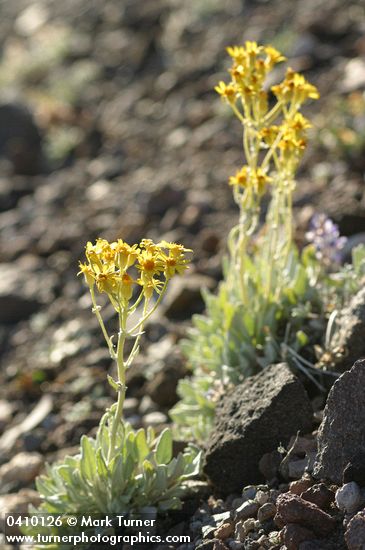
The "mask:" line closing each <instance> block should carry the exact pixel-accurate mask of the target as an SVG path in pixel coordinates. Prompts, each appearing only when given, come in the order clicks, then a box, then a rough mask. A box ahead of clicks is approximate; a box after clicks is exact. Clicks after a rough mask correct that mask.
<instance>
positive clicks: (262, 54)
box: [215, 41, 285, 111]
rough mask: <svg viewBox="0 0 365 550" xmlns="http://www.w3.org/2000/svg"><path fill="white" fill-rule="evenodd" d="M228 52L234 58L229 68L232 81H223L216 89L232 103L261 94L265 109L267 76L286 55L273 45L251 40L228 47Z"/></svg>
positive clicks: (263, 108)
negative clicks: (264, 88)
mask: <svg viewBox="0 0 365 550" xmlns="http://www.w3.org/2000/svg"><path fill="white" fill-rule="evenodd" d="M227 52H228V54H229V55H230V57H231V58H232V60H233V64H232V67H231V68H230V70H229V72H230V74H231V76H232V81H231V82H230V83H229V84H228V85H227V84H225V83H224V82H223V81H221V82H220V83H219V85H218V86H216V88H215V89H216V91H217V92H218V93H219V94H220V95H221V96H222V97H223V98H224V99H226V100H227V101H228V102H229V103H231V104H232V103H235V102H236V100H237V99H238V98H239V97H242V98H244V99H245V100H246V101H248V100H249V98H250V97H253V96H259V99H260V103H261V110H262V111H264V110H265V108H266V107H267V94H266V92H265V91H264V90H263V84H264V81H265V78H266V76H267V73H268V72H269V71H270V70H271V69H272V68H273V67H274V65H276V64H277V63H280V62H281V61H284V60H285V57H284V56H283V55H281V53H280V52H278V51H277V50H276V49H275V48H273V47H272V46H266V47H264V46H258V45H257V43H256V42H249V41H247V42H246V44H245V46H233V47H230V48H227Z"/></svg>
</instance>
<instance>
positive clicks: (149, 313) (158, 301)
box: [129, 279, 168, 334]
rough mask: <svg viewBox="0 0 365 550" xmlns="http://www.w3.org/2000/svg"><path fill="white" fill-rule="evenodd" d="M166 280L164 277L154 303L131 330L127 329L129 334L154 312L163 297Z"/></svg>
mask: <svg viewBox="0 0 365 550" xmlns="http://www.w3.org/2000/svg"><path fill="white" fill-rule="evenodd" d="M167 281H168V279H165V282H164V284H163V287H162V289H161V293H160V295H159V297H158V298H157V300H156V302H155V305H154V306H153V307H152V308H151V309H150V311H149V312H148V313H146V314H144V315H143V317H142V319H141V321H139V323H137V324H136V325H134V327H133V328H131V330H130V331H129V334H132V333H133V332H135V331H136V330H138V329H139V328H141V327H142V326H143V325H144V324H145V322H146V321H147V319H149V317H151V315H152V313H154V312H155V311H156V309H157V307H158V306H159V304H160V302H161V300H162V298H163V295H164V294H165V291H166V287H167Z"/></svg>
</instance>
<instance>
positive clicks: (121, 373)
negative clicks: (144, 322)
mask: <svg viewBox="0 0 365 550" xmlns="http://www.w3.org/2000/svg"><path fill="white" fill-rule="evenodd" d="M126 336H127V333H126V312H125V311H122V313H120V314H119V334H118V346H117V354H116V362H117V373H118V386H119V391H118V402H117V408H116V411H115V416H114V419H113V424H112V431H111V436H110V446H109V454H108V462H110V461H111V460H112V459H113V458H114V454H115V440H116V436H117V432H118V427H119V425H120V424H121V420H122V416H123V405H124V399H125V393H126V389H127V388H126V385H125V371H126V368H125V363H124V344H125V340H126Z"/></svg>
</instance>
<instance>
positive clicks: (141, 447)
mask: <svg viewBox="0 0 365 550" xmlns="http://www.w3.org/2000/svg"><path fill="white" fill-rule="evenodd" d="M134 443H135V447H136V449H137V452H138V458H139V461H140V462H143V461H144V459H145V458H146V457H147V456H148V455H149V453H150V449H149V446H148V445H147V440H146V432H145V431H144V430H143V429H142V428H141V429H140V430H138V432H137V433H136V437H135V441H134Z"/></svg>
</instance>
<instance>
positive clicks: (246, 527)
mask: <svg viewBox="0 0 365 550" xmlns="http://www.w3.org/2000/svg"><path fill="white" fill-rule="evenodd" d="M0 5H1V19H0V228H1V233H0V263H1V266H0V267H1V273H2V277H1V279H0V360H1V368H0V495H1V496H0V499H1V505H0V507H1V508H3V506H5V503H6V506H7V507H8V508H9V507H10V508H11V507H12V506H17V507H19V506H20V507H23V509H25V508H26V507H27V504H28V503H29V502H34V503H36V502H37V494H36V493H35V492H34V485H33V482H34V478H35V477H36V475H37V474H38V473H39V472H40V471H42V468H43V465H44V462H45V461H53V460H55V459H57V458H59V457H62V456H64V455H65V454H66V453H72V452H74V451H75V450H76V449H77V445H78V442H79V438H80V436H81V435H82V434H83V433H89V434H93V433H94V432H95V428H96V426H97V424H98V421H99V419H100V416H101V414H102V412H103V411H104V410H105V407H106V406H108V405H110V404H111V403H112V400H113V394H112V390H111V388H110V387H109V386H108V384H107V382H106V373H107V372H110V373H111V374H112V372H111V370H112V365H111V361H110V357H109V355H108V352H107V350H106V349H105V347H104V343H103V341H102V338H101V335H100V333H99V328H98V326H97V325H96V321H95V319H93V316H92V314H91V311H90V301H89V297H88V295H87V292H86V289H85V288H84V286H83V284H82V281H81V280H79V279H77V277H76V274H77V271H78V266H77V262H78V259H79V258H81V257H82V254H83V247H84V245H85V243H86V241H87V240H93V239H95V238H96V237H99V236H102V237H105V238H109V239H115V238H117V237H122V238H123V239H125V240H127V241H129V242H131V243H132V242H134V241H137V240H139V239H141V238H142V237H151V238H153V239H156V240H160V239H162V238H165V239H169V240H176V241H180V242H183V243H184V244H185V245H186V246H188V247H191V248H193V249H194V252H195V256H194V265H193V268H192V269H191V271H190V273H189V274H188V275H186V276H185V277H184V278H182V279H178V280H176V281H174V282H175V283H176V284H174V285H172V286H171V288H170V290H169V293H168V295H167V297H166V300H165V304H164V306H163V307H162V309H161V311H160V313H159V314H158V315H156V316H154V317H153V318H152V319H151V321H150V323H149V325H148V327H147V330H146V335H145V338H144V342H143V346H142V348H143V349H142V353H141V355H140V356H139V358H138V361H137V364H136V366H135V367H134V370H133V372H132V371H131V373H130V376H129V380H128V392H129V393H128V399H127V402H126V415H127V416H128V419H129V421H130V422H131V423H133V425H134V426H136V427H137V426H146V425H154V426H156V427H157V429H160V428H161V427H162V426H163V425H164V424H166V423H167V422H168V416H167V411H168V409H169V408H170V407H171V406H172V405H173V404H174V402H175V401H176V399H177V396H176V391H175V390H176V384H177V381H178V379H179V378H181V377H182V376H185V375H186V374H187V372H186V366H185V363H184V359H183V357H182V355H181V353H180V351H179V349H178V346H177V343H178V341H179V339H180V338H181V337H182V336H183V335H184V333H185V329H186V327H187V326H188V325H189V320H190V317H191V315H192V314H193V313H196V312H199V311H201V310H202V308H203V303H202V300H201V297H200V289H201V287H208V288H211V289H214V288H215V286H216V285H217V283H218V281H219V279H220V277H221V258H222V254H223V253H224V247H225V238H226V236H227V233H228V231H229V229H230V228H231V226H232V220H234V219H236V216H237V211H236V208H235V205H234V203H233V200H232V197H231V190H230V189H229V187H228V186H227V183H226V182H227V179H228V177H229V175H231V173H232V172H234V171H235V170H236V168H237V167H239V166H240V164H241V162H242V153H241V149H240V128H239V124H238V123H237V122H236V121H234V120H233V119H232V118H231V117H230V116H229V114H228V112H227V109H225V107H224V106H223V105H222V104H221V103H220V101H219V99H218V98H217V97H216V94H215V93H214V91H213V88H214V85H215V84H216V82H217V81H219V80H220V79H222V78H224V77H225V73H224V71H225V69H226V56H225V51H224V49H225V47H226V46H228V45H231V44H235V43H241V42H242V41H244V40H246V39H250V40H258V41H261V42H271V43H273V44H274V45H275V46H277V47H278V48H279V49H282V50H283V51H284V53H285V54H286V55H287V56H288V57H289V59H290V64H291V65H292V66H293V67H294V68H295V69H297V70H301V71H304V72H305V74H306V76H307V77H308V78H309V79H310V80H311V81H313V82H314V83H315V84H316V85H317V86H318V88H319V89H320V92H321V99H320V101H318V102H317V103H316V104H315V105H310V106H309V107H308V113H307V114H308V116H309V117H310V118H311V119H313V123H314V127H313V129H312V139H311V146H310V147H309V150H308V152H307V154H306V156H305V158H304V162H303V164H302V168H301V171H300V174H299V178H298V189H297V193H296V199H295V209H296V221H297V234H298V240H299V242H300V241H301V239H302V238H303V234H304V231H305V228H306V226H307V223H308V220H309V219H310V217H311V215H312V213H313V212H314V211H323V212H325V213H327V214H329V215H330V216H332V217H333V218H334V220H335V221H336V222H337V223H338V224H339V226H340V230H341V232H342V233H343V234H345V235H347V236H349V243H348V248H347V251H345V252H346V253H347V252H348V250H349V248H350V247H351V246H352V245H353V244H354V243H357V242H364V241H365V193H364V191H365V187H364V180H363V173H364V169H365V163H364V158H365V131H364V127H365V99H364V96H363V92H364V90H365V78H364V74H365V7H364V4H363V2H362V0H358V1H354V0H352V1H346V2H340V1H339V0H316V1H314V0H308V1H307V2H300V1H299V0H298V1H291V2H289V1H285V2H283V1H282V0H272V1H271V2H265V1H254V0H246V1H244V0H227V1H225V2H221V1H219V0H186V1H185V2H179V1H178V0H149V1H148V2H147V1H144V0H124V1H123V2H120V1H116V0H105V1H104V2H102V3H100V2H98V1H97V0H64V1H63V2H56V1H54V0H48V1H47V2H42V1H36V2H33V1H29V0H14V1H12V2H0ZM280 76H281V75H280V71H278V73H277V74H276V75H275V77H276V78H278V79H279V78H280ZM364 311H365V307H364V301H361V299H360V298H359V301H358V302H356V303H353V304H350V305H349V308H348V309H347V310H346V311H344V312H343V317H344V319H345V321H344V323H343V326H344V330H343V332H342V333H341V335H340V341H339V342H338V347H339V349H340V350H342V352H343V353H342V352H340V353H339V355H338V358H337V359H336V361H337V367H338V369H337V370H340V371H341V372H344V371H347V370H348V369H350V368H351V367H352V364H353V362H354V361H355V360H356V359H358V358H359V357H360V356H361V355H362V354H364V353H365V349H364V343H363V341H362V340H363V338H362V334H363V332H362V328H363V323H364V321H365V319H364V316H365V315H364ZM105 314H106V318H107V319H108V320H109V325H110V328H111V329H112V328H113V320H112V311H110V310H108V309H106V310H105ZM346 317H347V321H346ZM344 350H345V351H344ZM346 350H347V351H346ZM355 350H356V353H355ZM358 365H359V363H358ZM359 370H360V367H357V370H356V369H355V371H354V370H353V369H352V370H351V371H350V373H346V372H345V374H344V377H343V378H341V381H339V382H336V384H335V386H334V387H333V390H332V391H333V393H332V394H331V395H332V398H331V395H330V398H329V400H328V403H327V409H326V411H325V413H324V417H325V420H324V423H323V424H322V426H321V428H320V431H319V438H318V439H319V448H320V450H319V455H318V457H319V458H318V460H317V463H316V465H315V466H314V461H315V456H316V440H317V432H316V429H317V428H318V426H319V423H320V421H321V417H322V416H323V414H322V410H323V407H324V404H325V396H319V397H318V395H317V396H316V395H314V394H313V392H312V388H310V387H306V390H309V397H308V396H307V394H305V389H304V388H303V387H302V385H301V382H300V381H299V380H295V381H292V382H290V380H289V378H285V376H286V375H285V376H284V374H283V376H284V378H285V384H287V385H288V386H291V387H292V388H294V391H293V393H292V394H291V397H290V395H289V397H287V396H286V397H285V399H283V395H282V393H280V391H276V390H278V388H276V389H275V387H272V392H273V393H272V394H270V396H271V397H270V399H269V398H268V401H267V402H265V403H264V405H263V409H262V411H261V412H260V415H258V417H256V416H255V415H253V417H252V418H251V420H252V422H256V424H255V426H256V427H255V430H256V429H257V426H266V424H265V411H266V410H267V409H266V408H268V409H269V410H270V406H272V405H273V403H274V404H275V403H276V402H279V403H281V405H280V407H283V409H281V408H280V411H281V412H283V411H284V413H283V414H284V416H285V414H287V415H289V418H288V427H290V430H289V432H290V433H289V432H287V431H285V430H284V431H283V433H282V434H280V433H277V434H274V435H273V437H272V439H271V440H270V441H264V442H263V444H262V446H260V447H259V448H258V447H257V446H256V447H255V445H254V444H253V443H252V444H250V445H249V446H248V447H244V445H245V444H246V443H245V441H246V440H247V438H248V437H249V436H250V434H249V422H248V424H247V425H246V424H245V423H244V422H243V423H242V422H241V423H240V424H239V428H237V431H236V432H234V431H232V432H230V435H232V438H233V439H235V438H236V435H237V434H238V436H237V437H238V440H237V439H235V441H234V445H236V447H234V448H238V449H246V451H242V450H240V451H239V453H238V455H237V458H240V453H241V452H247V453H248V455H247V464H248V463H249V459H250V460H251V464H252V468H251V469H250V475H251V472H254V478H253V479H252V480H248V477H247V476H246V475H244V472H243V471H241V478H239V481H238V482H237V485H236V482H235V483H234V484H232V486H231V487H229V488H228V489H227V490H228V493H229V494H227V493H225V494H224V492H223V493H222V490H221V489H222V487H221V486H220V485H222V484H224V483H225V482H224V481H222V480H219V479H218V480H217V481H215V479H216V474H215V473H213V474H212V473H211V470H210V469H209V466H208V463H209V461H208V459H207V466H206V472H207V474H208V476H210V477H211V480H212V481H215V488H213V487H212V486H207V485H206V483H205V482H204V483H201V482H200V483H197V485H196V487H195V490H196V493H197V496H196V499H195V500H194V502H195V505H194V506H195V507H194V506H193V504H194V502H193V503H190V504H189V506H190V508H189V506H188V503H187V510H189V511H186V512H185V516H186V515H188V516H189V517H188V519H186V517H185V516H184V517H185V519H184V520H182V523H183V527H181V522H180V524H179V523H178V522H177V523H176V524H175V525H174V527H173V528H174V529H175V530H176V529H177V530H178V529H179V527H178V526H179V525H180V529H185V530H188V531H189V532H190V533H191V534H192V540H193V541H194V542H193V543H192V546H190V547H186V548H185V549H184V550H190V548H191V549H192V548H201V549H203V548H204V549H205V548H206V549H210V548H212V549H214V550H225V549H226V548H229V549H231V550H239V549H241V548H242V549H252V550H253V549H265V548H272V549H274V548H282V549H284V548H287V549H288V550H291V549H296V548H300V550H305V549H307V550H309V549H315V548H318V549H324V548H328V550H329V549H336V548H346V547H347V548H348V549H349V550H355V549H360V548H362V546H361V545H364V544H365V534H364V530H365V527H364V525H365V518H364V512H363V511H361V510H362V509H363V507H364V487H365V480H364V472H363V469H362V465H363V464H364V461H363V458H362V457H363V456H364V455H363V454H362V453H363V452H364V449H363V444H364V443H363V442H364V431H363V426H364V423H363V420H364V412H363V411H362V410H361V407H360V406H359V404H361V403H363V402H364V398H363V395H362V394H361V389H362V388H363V387H364V386H363V381H362V378H361V376H362V375H361V374H360V372H359ZM288 376H289V375H288ZM352 377H354V378H357V377H359V384H358V385H356V382H354V380H353V378H352ZM360 382H361V384H360ZM268 383H269V382H268ZM253 384H254V382H253ZM260 384H261V382H259V385H260ZM346 385H348V386H346ZM265 387H266V386H265ZM343 387H345V388H346V387H347V388H348V389H347V390H346V392H345V397H344V398H343V400H341V398H338V397H337V392H339V393H340V394H341V388H343ZM349 388H350V389H351V388H355V389H356V390H357V391H358V392H359V393H356V395H354V396H353V398H351V400H348V402H347V405H346V406H345V404H344V401H346V399H347V398H346V395H348V393H347V392H348V391H350V390H349ZM258 391H259V390H258ZM351 391H352V390H351ZM334 395H335V396H336V397H335V398H333V396H334ZM264 397H265V395H264V396H263V397H262V398H263V401H265V400H264ZM282 399H283V400H282ZM298 400H299V401H300V403H301V407H302V408H301V410H302V411H304V412H303V415H302V417H301V418H302V421H301V422H299V423H297V420H298V419H295V418H294V415H295V414H296V411H297V410H298V408H297V406H298ZM232 403H233V400H232V399H231V397H229V402H228V404H227V403H226V405H224V404H222V408H223V410H224V408H226V410H227V411H229V408H230V407H231V406H232ZM310 403H311V404H312V407H313V408H314V410H315V415H314V424H311V422H309V423H308V411H309V408H308V407H309V404H310ZM355 403H356V405H355ZM337 404H338V407H339V410H340V411H341V412H340V413H339V412H338V411H337V412H336V411H335V412H333V408H334V407H335V406H337ZM342 404H343V407H342ZM286 407H287V408H286ZM341 407H342V408H341ZM247 410H249V404H248V403H244V409H242V412H241V416H240V414H238V415H237V421H242V418H243V417H244V418H246V419H247V415H248V413H247ZM342 413H343V414H344V416H341V415H342ZM355 413H356V415H357V416H355ZM332 414H334V415H335V417H336V418H337V419H338V418H340V420H339V421H338V422H336V423H335V424H336V430H337V431H336V433H338V434H339V436H338V437H340V438H342V439H341V441H342V440H343V441H344V442H345V443H346V444H348V445H349V449H350V450H351V453H350V454H349V455H347V454H341V456H338V449H336V448H333V449H332V447H329V448H330V449H331V450H330V451H329V450H328V449H329V448H328V447H327V446H326V441H327V442H328V444H330V442H329V439H328V437H329V435H328V423H331V422H332V421H331V420H330V419H331V418H332V416H331V415H332ZM339 414H340V417H339V416H338V415H339ZM361 414H362V415H363V416H361ZM336 415H337V416H336ZM269 416H271V414H269ZM280 418H281V417H280V415H278V417H277V421H278V422H279V424H280V422H281V420H280ZM355 418H356V419H355ZM240 419H241V420H240ZM221 422H222V425H224V414H222V418H221ZM326 422H327V424H326ZM350 426H351V429H350V428H349V427H350ZM298 430H302V432H301V434H300V435H299V436H298V437H296V432H297V431H298ZM313 430H314V431H313ZM233 435H234V437H233ZM264 435H265V434H264ZM264 435H263V440H265V437H264ZM280 436H281V437H282V439H281V438H280ZM225 443H227V444H228V442H227V441H226V442H225ZM264 443H265V444H264ZM332 443H333V442H332ZM332 443H331V444H332ZM213 447H214V442H212V449H210V452H213V451H214V452H215V450H216V448H215V447H214V448H213ZM277 448H278V449H279V450H277ZM354 450H355V451H356V453H355V454H354V453H353V452H352V451H354ZM208 453H209V450H208ZM336 453H337V454H336ZM259 455H261V456H259ZM355 455H356V456H355ZM207 456H208V457H209V454H208V455H207ZM225 456H227V455H225ZM327 456H330V458H331V461H332V463H330V462H331V461H326V457H327ZM228 457H229V453H228ZM313 467H314V472H313ZM238 469H239V467H238ZM256 475H257V476H258V477H257V478H256V477H255V476H256ZM322 477H323V478H326V479H325V481H326V482H325V483H323V482H322V481H321V478H322ZM257 482H259V483H261V485H256V486H251V485H252V484H253V483H257ZM239 484H241V485H242V486H239ZM244 485H249V487H246V488H245V489H243V486H244ZM242 489H243V492H242ZM0 529H1V525H0ZM359 541H360V542H359ZM346 545H347V546H346Z"/></svg>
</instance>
